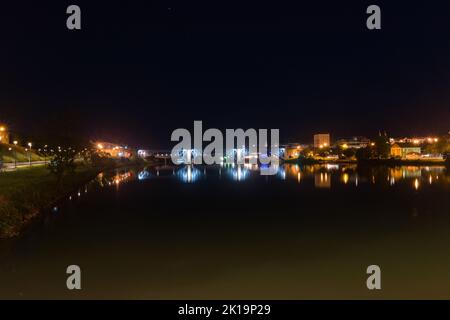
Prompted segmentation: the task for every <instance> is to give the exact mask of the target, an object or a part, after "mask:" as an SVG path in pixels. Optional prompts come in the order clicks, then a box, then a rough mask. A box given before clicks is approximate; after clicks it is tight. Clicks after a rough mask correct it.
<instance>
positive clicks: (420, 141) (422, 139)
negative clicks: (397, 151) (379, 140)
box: [389, 137, 439, 145]
mask: <svg viewBox="0 0 450 320" xmlns="http://www.w3.org/2000/svg"><path fill="white" fill-rule="evenodd" d="M389 141H390V142H391V143H410V144H415V145H421V144H425V143H436V142H438V141H439V138H437V137H404V138H390V139H389Z"/></svg>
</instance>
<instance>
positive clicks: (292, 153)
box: [280, 143, 302, 160]
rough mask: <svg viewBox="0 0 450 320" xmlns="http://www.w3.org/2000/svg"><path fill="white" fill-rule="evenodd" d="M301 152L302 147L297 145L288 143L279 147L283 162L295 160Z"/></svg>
mask: <svg viewBox="0 0 450 320" xmlns="http://www.w3.org/2000/svg"><path fill="white" fill-rule="evenodd" d="M301 150H302V146H301V145H300V144H299V143H288V144H286V145H284V146H281V147H280V155H281V158H282V159H283V160H289V159H297V158H298V157H299V156H300V151H301Z"/></svg>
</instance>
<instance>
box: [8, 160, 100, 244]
mask: <svg viewBox="0 0 450 320" xmlns="http://www.w3.org/2000/svg"><path fill="white" fill-rule="evenodd" d="M100 170H101V169H100V168H93V167H87V166H79V167H77V169H76V170H75V172H74V173H72V174H69V175H68V176H66V177H65V178H64V180H63V182H62V184H61V185H60V186H58V185H57V180H56V177H55V176H54V175H52V174H50V171H49V170H48V169H47V168H46V167H44V166H42V167H35V168H24V169H18V170H16V171H13V172H4V173H1V174H0V238H9V237H13V236H15V235H17V234H18V233H19V232H20V230H21V229H22V228H23V227H24V226H25V225H26V224H27V222H28V221H29V220H31V218H33V217H34V216H36V215H37V214H38V213H39V211H40V210H41V209H43V208H45V207H48V206H50V205H51V204H52V203H54V202H55V201H57V200H58V199H59V198H61V197H62V196H64V195H66V194H67V193H69V192H71V191H73V190H74V189H75V188H77V187H78V186H80V185H81V184H83V183H85V182H87V181H89V180H90V179H92V178H94V177H95V176H96V174H97V173H98V172H99V171H100Z"/></svg>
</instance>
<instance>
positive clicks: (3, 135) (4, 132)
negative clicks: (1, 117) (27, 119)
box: [0, 124, 9, 144]
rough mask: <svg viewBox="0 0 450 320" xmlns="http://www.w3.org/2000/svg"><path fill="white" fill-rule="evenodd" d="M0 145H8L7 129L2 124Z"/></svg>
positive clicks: (0, 125)
mask: <svg viewBox="0 0 450 320" xmlns="http://www.w3.org/2000/svg"><path fill="white" fill-rule="evenodd" d="M0 143H6V144H9V132H8V127H7V126H6V125H4V124H0Z"/></svg>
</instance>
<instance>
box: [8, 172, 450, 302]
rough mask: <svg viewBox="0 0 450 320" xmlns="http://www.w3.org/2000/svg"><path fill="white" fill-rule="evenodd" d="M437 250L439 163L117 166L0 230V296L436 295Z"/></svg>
mask: <svg viewBox="0 0 450 320" xmlns="http://www.w3.org/2000/svg"><path fill="white" fill-rule="evenodd" d="M449 249H450V177H449V175H448V174H447V171H446V169H445V167H414V166H411V167H396V168H388V167H367V168H361V167H359V168H358V167H357V166H356V165H330V164H328V165H317V166H297V165H285V166H281V167H280V168H279V170H278V174H277V175H276V176H261V175H260V174H259V171H258V168H256V167H252V166H234V167H233V166H228V167H218V166H217V167H207V168H205V167H200V166H196V167H160V168H149V169H147V170H119V171H117V172H112V173H104V174H100V175H99V176H98V177H97V178H96V179H95V180H93V181H91V182H90V183H88V184H87V185H86V186H84V187H82V188H80V189H79V190H78V191H77V192H75V193H74V194H72V195H71V196H70V197H68V198H67V199H66V200H64V201H63V202H61V203H60V204H58V205H57V207H55V208H53V210H51V211H49V212H47V213H46V214H45V215H43V217H42V218H41V219H39V221H36V222H35V223H34V224H33V225H32V226H30V228H29V230H27V232H25V234H24V235H23V236H22V237H20V238H19V239H14V240H7V241H1V242H0V298H134V299H172V298H173V299H197V298H198V299H215V298H225V299H227V298H228V299H241V298H242V299H308V298H341V299H345V298H362V299H366V298H369V299H370V298H375V299H376V298H450V250H449ZM71 264H76V265H79V266H80V267H81V269H82V287H83V289H82V290H81V291H76V292H74V291H68V290H67V289H66V287H65V283H66V273H65V271H66V267H67V266H68V265H71ZM371 264H377V265H379V266H380V267H381V270H382V290H381V291H377V292H373V291H368V290H367V288H366V278H367V275H366V268H367V266H369V265H371Z"/></svg>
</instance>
